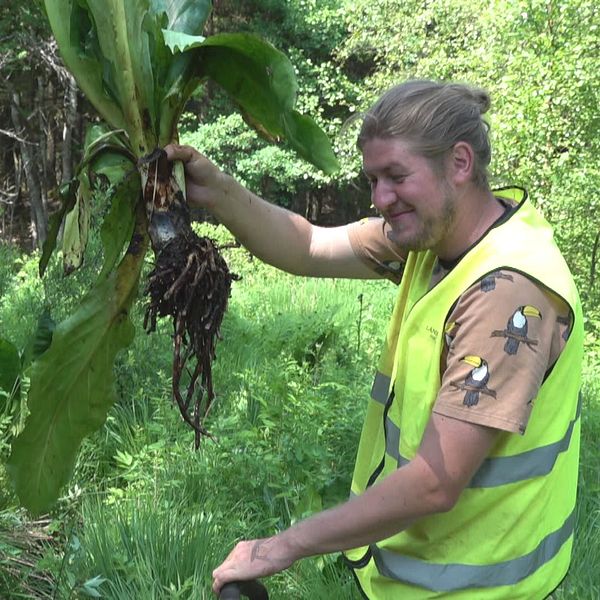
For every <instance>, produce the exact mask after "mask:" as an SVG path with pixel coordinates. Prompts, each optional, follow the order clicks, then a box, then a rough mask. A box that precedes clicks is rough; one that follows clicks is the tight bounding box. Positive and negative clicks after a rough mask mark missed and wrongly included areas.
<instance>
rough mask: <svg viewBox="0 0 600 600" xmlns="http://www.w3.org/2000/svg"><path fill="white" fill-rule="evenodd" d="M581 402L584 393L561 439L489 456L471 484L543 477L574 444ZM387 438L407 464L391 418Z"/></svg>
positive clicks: (493, 484)
mask: <svg viewBox="0 0 600 600" xmlns="http://www.w3.org/2000/svg"><path fill="white" fill-rule="evenodd" d="M581 404H582V395H581V393H580V394H579V400H578V402H577V412H576V413H575V418H574V419H573V420H572V421H571V422H570V423H569V426H568V427H567V431H566V432H565V435H564V436H563V437H562V439H560V440H558V442H554V443H553V444H548V445H547V446H541V447H540V448H534V449H533V450H528V451H527V452H522V453H521V454H515V455H513V456H498V457H496V458H486V459H485V460H484V461H483V464H482V465H481V467H480V468H479V470H478V471H477V473H475V475H474V476H473V479H472V480H471V482H470V483H469V485H468V486H467V487H470V488H489V487H496V486H499V485H505V484H507V483H516V482H517V481H524V480H525V479H532V478H533V477H542V476H544V475H547V474H548V473H550V471H552V469H553V468H554V464H555V463H556V460H557V459H558V456H559V454H560V453H561V452H565V451H566V450H567V449H568V448H569V445H570V444H571V437H572V435H573V428H574V427H575V423H576V422H577V419H579V416H580V415H581ZM385 438H386V444H385V451H386V452H387V454H388V455H389V456H391V457H392V458H393V459H394V460H395V461H396V463H397V465H398V467H402V466H404V465H405V464H407V463H408V462H409V460H408V459H407V458H405V457H404V456H402V455H401V454H400V429H399V428H398V427H397V426H396V425H395V424H394V423H393V422H392V421H391V420H390V419H389V418H387V419H386V423H385Z"/></svg>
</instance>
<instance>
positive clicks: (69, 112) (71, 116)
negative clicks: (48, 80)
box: [61, 76, 77, 183]
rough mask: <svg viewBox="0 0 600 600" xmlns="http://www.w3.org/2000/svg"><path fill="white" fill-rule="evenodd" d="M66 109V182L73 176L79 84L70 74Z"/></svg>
mask: <svg viewBox="0 0 600 600" xmlns="http://www.w3.org/2000/svg"><path fill="white" fill-rule="evenodd" d="M65 110H66V114H65V125H64V128H63V145H62V178H61V182H62V183H66V182H67V181H70V180H71V179H72V178H73V129H74V128H75V124H76V120H77V84H76V83H75V79H74V78H73V77H71V76H69V85H68V87H67V90H66V92H65Z"/></svg>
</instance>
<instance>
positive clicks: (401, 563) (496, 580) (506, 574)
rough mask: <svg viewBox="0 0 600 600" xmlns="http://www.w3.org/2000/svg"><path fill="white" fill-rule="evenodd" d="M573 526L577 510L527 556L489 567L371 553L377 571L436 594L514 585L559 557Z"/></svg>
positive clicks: (373, 547)
mask: <svg viewBox="0 0 600 600" xmlns="http://www.w3.org/2000/svg"><path fill="white" fill-rule="evenodd" d="M574 524H575V510H573V511H572V512H571V514H570V515H569V517H567V519H566V521H565V522H564V523H563V525H562V526H561V527H560V528H559V529H557V530H556V531H553V532H552V533H550V534H549V535H547V536H546V537H545V538H544V539H543V540H542V541H541V542H540V543H539V544H538V546H537V548H535V549H534V550H532V551H531V552H529V553H528V554H525V555H524V556H520V557H519V558H515V559H513V560H507V561H504V562H500V563H494V564H489V565H464V564H457V563H453V564H439V563H430V562H425V561H423V560H417V559H414V558H408V557H406V556H401V555H398V554H395V553H394V552H390V551H389V550H385V549H380V548H379V547H377V545H376V544H372V545H371V552H372V553H373V558H374V559H375V564H376V565H377V569H378V570H379V572H380V573H381V574H382V575H383V576H384V577H389V578H391V579H396V580H398V581H403V582H404V583H409V584H412V585H418V586H420V587H423V588H426V589H428V590H433V591H436V592H451V591H454V590H462V589H468V588H490V587H499V586H502V585H514V584H516V583H518V582H519V581H521V580H522V579H525V577H529V576H530V575H532V574H533V573H535V572H536V571H537V570H538V569H539V568H540V567H541V566H542V565H544V564H546V563H547V562H548V561H550V560H552V558H554V557H555V556H556V554H557V553H558V552H559V550H560V549H561V547H562V545H563V544H564V543H565V542H566V541H567V540H568V539H569V537H571V535H572V533H573V527H574Z"/></svg>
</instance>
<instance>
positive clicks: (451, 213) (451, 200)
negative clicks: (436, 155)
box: [363, 138, 456, 253]
mask: <svg viewBox="0 0 600 600" xmlns="http://www.w3.org/2000/svg"><path fill="white" fill-rule="evenodd" d="M363 171H364V173H365V175H366V176H367V178H368V179H369V181H370V183H371V202H372V203H373V206H374V207H375V208H376V209H377V210H378V211H379V212H380V213H381V215H382V216H383V218H384V219H385V220H386V222H387V223H388V224H389V226H390V228H391V234H390V239H391V240H392V241H393V242H395V243H396V244H398V245H399V246H400V247H402V248H404V249H406V250H425V249H431V250H433V251H434V252H436V253H439V252H437V251H438V250H441V249H442V248H443V247H444V242H445V241H446V238H447V237H448V236H449V234H450V231H451V228H452V226H453V224H454V222H455V217H456V202H455V193H454V191H453V189H452V186H451V185H450V183H449V182H448V181H447V180H446V179H445V178H444V177H443V176H441V175H440V174H438V173H436V172H435V171H434V170H433V168H432V166H431V164H430V162H429V161H428V160H427V159H426V158H424V157H423V156H420V155H418V154H414V153H413V152H411V151H410V150H409V146H408V144H406V143H404V142H403V141H402V140H400V139H398V138H373V139H371V140H369V141H367V142H365V143H364V144H363Z"/></svg>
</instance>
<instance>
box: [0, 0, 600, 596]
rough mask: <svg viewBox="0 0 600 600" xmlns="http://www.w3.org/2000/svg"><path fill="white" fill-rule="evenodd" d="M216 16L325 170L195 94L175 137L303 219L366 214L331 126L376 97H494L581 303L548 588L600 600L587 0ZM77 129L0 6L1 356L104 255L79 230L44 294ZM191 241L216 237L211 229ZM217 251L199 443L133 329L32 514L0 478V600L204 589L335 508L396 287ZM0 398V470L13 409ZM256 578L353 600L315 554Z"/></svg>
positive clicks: (291, 590)
mask: <svg viewBox="0 0 600 600" xmlns="http://www.w3.org/2000/svg"><path fill="white" fill-rule="evenodd" d="M214 6H215V10H214V14H213V16H212V18H211V20H210V23H209V28H210V30H211V31H210V32H211V33H217V32H219V31H253V32H256V33H259V34H261V35H263V36H264V37H266V38H267V39H269V40H270V41H272V42H273V44H274V45H276V46H277V47H278V48H281V49H282V50H284V51H285V52H286V53H287V54H288V56H289V57H290V58H291V60H292V62H293V63H294V65H296V68H297V72H298V78H299V82H300V98H299V110H301V111H302V112H307V113H309V114H311V115H313V116H314V117H315V118H316V119H317V120H318V121H319V123H320V124H321V125H322V127H323V128H324V129H325V130H326V131H327V132H328V133H329V135H330V136H331V138H332V139H333V140H334V144H335V147H336V152H337V153H338V156H339V157H340V159H341V160H342V165H343V166H342V171H341V172H340V173H339V174H338V175H336V176H335V177H333V178H328V177H325V176H323V175H322V174H320V173H318V172H317V171H315V169H313V168H312V167H311V166H309V165H308V164H306V163H304V162H303V161H301V160H300V159H298V158H296V157H295V156H294V155H293V154H292V153H291V152H289V151H288V150H287V149H285V148H284V147H273V146H270V145H267V144H266V143H264V142H263V141H262V140H261V139H260V138H257V136H256V135H255V134H254V133H253V132H251V131H250V129H249V128H248V126H247V125H246V124H245V123H244V122H243V120H242V119H241V117H240V116H239V115H237V113H234V111H233V107H232V106H230V105H229V104H228V100H227V99H226V98H225V97H224V96H223V95H221V94H220V93H219V92H218V90H216V89H213V88H212V87H210V86H208V87H205V88H202V90H201V91H199V92H198V93H197V94H196V95H195V96H194V98H193V99H192V100H191V101H190V103H189V104H188V107H187V112H186V114H185V116H184V119H183V121H182V122H183V127H182V130H181V132H182V140H183V141H185V142H187V143H191V144H193V145H195V146H197V147H198V148H199V149H201V150H203V151H204V152H206V153H207V154H208V155H209V156H210V157H211V158H212V159H213V160H214V161H216V162H217V163H218V164H219V165H220V166H222V168H224V169H225V170H227V171H228V172H230V173H232V174H234V175H235V176H236V177H238V178H239V179H240V180H242V181H243V182H244V183H246V184H247V185H248V186H249V187H251V188H252V189H253V190H254V191H256V192H258V193H259V194H261V195H263V196H265V197H267V198H268V199H270V200H271V201H273V202H276V203H278V204H281V205H283V206H287V207H290V208H292V209H293V210H295V211H297V212H300V213H302V214H304V215H306V216H307V218H309V219H310V220H311V221H313V222H317V223H320V224H338V223H342V222H347V221H349V220H352V219H356V218H359V217H362V216H364V215H366V214H369V211H370V207H369V204H370V202H369V197H368V191H367V186H366V182H365V181H363V179H362V177H361V176H360V163H359V157H358V155H357V153H356V151H355V148H354V133H355V125H353V124H352V123H348V120H349V119H352V118H353V117H354V116H355V115H357V114H359V113H360V112H361V111H362V110H365V109H366V108H367V107H368V106H369V105H370V103H371V102H372V101H373V100H374V99H375V98H376V97H377V96H378V95H379V94H380V92H382V91H383V90H384V89H386V88H387V87H389V86H390V85H393V84H394V83H397V82H400V81H402V80H405V79H407V78H414V77H420V78H434V79H446V80H448V79H452V80H459V81H466V82H469V83H472V84H475V85H479V86H482V87H485V88H487V89H488V90H489V91H490V92H491V94H492V109H491V111H490V114H489V120H490V123H491V126H492V130H491V131H492V136H493V145H494V155H493V162H492V166H491V179H492V182H493V184H494V185H498V186H501V185H507V184H518V185H521V186H524V187H526V188H527V189H528V190H529V191H530V194H531V197H532V199H533V201H534V203H535V204H536V205H538V206H539V207H541V209H542V210H543V211H544V213H545V214H546V216H547V217H548V219H549V220H550V221H551V222H552V223H553V224H554V225H555V231H556V235H557V239H558V242H559V244H560V246H561V248H562V250H563V252H564V253H565V256H566V257H567V260H568V262H569V264H570V266H571V268H572V270H573V272H574V274H575V277H576V279H577V282H578V285H579V288H580V291H581V294H582V297H583V300H584V305H585V313H586V319H587V321H586V330H587V339H586V347H587V353H586V361H587V362H586V378H585V387H584V394H585V399H586V407H587V408H586V411H585V413H584V420H583V426H584V440H583V450H582V452H583V460H582V471H581V484H580V487H581V493H580V498H581V502H580V509H579V510H580V512H579V531H580V535H579V537H578V541H577V548H576V558H575V560H574V564H573V569H572V572H571V575H570V577H569V579H568V581H567V583H566V584H565V586H564V588H563V590H562V591H561V593H560V594H561V596H560V597H562V598H582V599H583V598H585V599H587V598H598V597H600V580H599V576H598V574H597V564H598V563H599V562H600V549H599V546H600V541H599V540H600V532H599V528H598V523H599V522H600V521H599V518H600V504H599V501H598V497H599V495H598V492H599V491H600V475H599V473H600V452H599V451H598V448H597V439H598V438H599V436H600V407H599V403H600V400H599V398H600V385H599V384H598V381H597V375H596V369H597V367H598V366H599V365H600V341H599V337H598V333H599V328H600V309H599V306H600V302H599V300H600V286H599V284H598V279H599V278H600V274H599V273H598V272H597V270H598V269H597V263H598V260H599V256H598V255H599V254H600V248H599V239H600V197H599V192H598V190H599V189H600V164H599V159H598V157H599V156H600V147H599V146H600V137H599V136H598V130H599V126H600V111H599V108H598V106H599V97H598V96H599V94H600V91H599V90H600V73H599V70H598V67H597V65H598V60H599V58H600V51H599V46H600V35H599V34H600V31H599V27H600V8H599V7H598V5H597V3H596V2H594V1H593V0H569V1H566V0H496V1H494V2H491V3H490V2H483V1H482V0H469V1H467V0H436V1H420V2H417V1H415V0H404V1H402V2H400V1H399V0H381V1H379V2H372V1H367V0H352V1H351V2H350V1H346V0H288V1H285V2H284V1H282V0H246V1H242V0H215V1H214ZM94 119H95V115H94V114H93V111H92V110H90V108H89V106H87V104H86V102H85V100H84V99H83V97H82V96H81V95H80V94H79V93H78V91H77V89H76V87H75V85H74V83H73V80H72V79H71V77H70V76H69V75H68V73H67V72H66V71H65V70H64V69H63V68H62V66H61V62H60V59H59V58H58V57H57V54H56V48H55V46H54V44H53V42H52V40H51V38H50V35H49V30H48V26H47V24H46V21H45V18H44V16H43V11H42V8H41V5H40V3H39V2H22V1H20V0H17V1H14V2H12V3H11V5H10V7H9V6H8V3H3V4H2V5H1V6H0V138H1V140H2V143H1V144H0V240H1V242H0V336H1V337H6V338H8V339H11V340H12V341H14V342H15V343H16V344H17V345H18V346H19V347H20V348H24V347H25V345H26V343H27V339H28V337H29V335H30V334H31V332H32V331H33V329H34V326H35V323H36V321H37V319H38V317H39V316H40V315H42V314H43V310H44V307H45V306H47V305H51V306H52V311H53V314H52V316H53V317H54V318H55V319H57V320H58V319H60V318H61V316H63V315H64V314H66V313H67V312H68V311H69V309H70V308H72V303H73V302H74V301H75V300H74V298H75V297H76V296H77V294H78V292H79V291H80V290H82V289H85V287H86V285H87V283H89V281H91V280H92V279H93V274H94V273H95V272H97V270H98V268H99V265H100V264H101V250H100V247H101V246H100V243H99V241H98V240H97V239H92V240H91V242H90V244H89V247H88V250H87V255H86V267H85V269H84V270H82V271H80V272H77V273H75V274H74V275H72V276H70V277H69V278H67V279H63V278H62V276H61V273H60V265H59V261H58V260H54V261H53V262H52V263H51V265H50V267H49V273H48V275H47V276H46V277H45V279H44V281H40V280H39V279H38V278H37V255H36V253H35V252H34V251H35V250H36V249H37V248H39V247H40V245H41V244H42V243H43V240H44V238H45V235H46V226H47V219H48V215H49V214H51V213H52V211H53V210H55V209H56V207H57V187H58V186H59V185H60V184H61V183H64V182H66V181H68V180H69V179H70V178H71V177H72V175H73V165H74V164H76V162H77V160H78V158H79V157H78V152H79V151H80V148H81V141H82V137H83V132H84V130H85V126H86V124H87V123H89V122H91V121H93V120H94ZM198 216H199V217H200V218H202V217H203V216H204V215H198ZM206 227H208V226H206ZM210 234H211V236H213V237H217V238H219V239H222V240H223V241H225V240H226V234H225V233H224V232H223V231H222V230H221V229H213V228H210ZM227 258H228V259H229V261H230V263H231V265H232V267H233V269H234V270H237V271H238V272H239V273H240V274H241V275H242V276H243V278H242V280H241V281H240V282H238V283H237V284H236V286H235V289H234V292H233V296H232V300H231V308H230V312H229V314H228V316H227V318H226V320H225V322H224V326H223V336H224V340H223V343H222V345H221V346H220V347H219V349H218V360H217V363H216V373H215V382H216V386H217V390H218V394H219V400H218V404H217V407H216V408H215V410H214V412H213V414H212V420H211V424H210V427H211V430H212V431H214V432H215V434H216V437H217V440H218V441H217V442H216V443H207V444H205V445H204V447H203V448H202V449H201V451H200V452H199V453H197V454H195V453H193V452H191V451H190V448H191V439H190V436H189V434H188V432H187V431H186V430H184V428H183V427H182V425H181V424H180V422H179V420H178V417H177V415H176V413H175V412H174V410H173V409H172V407H171V406H170V404H169V401H168V397H169V381H168V376H169V372H170V365H169V358H168V357H169V346H170V338H169V328H168V325H167V324H166V323H165V324H164V326H163V327H162V328H161V335H159V336H155V337H152V338H146V337H145V336H138V337H137V339H136V341H135V345H134V346H133V347H132V348H130V349H129V351H128V352H127V353H124V354H123V355H122V356H121V357H120V358H119V361H118V365H117V380H118V386H119V394H120V398H121V399H120V401H119V403H118V404H117V406H115V408H114V410H113V411H112V413H111V415H110V417H109V421H108V423H107V425H106V426H105V427H104V428H103V429H102V430H101V431H100V432H98V433H97V434H96V435H95V436H94V437H93V438H92V439H90V440H88V441H87V442H86V444H85V447H84V450H83V452H82V455H81V457H80V460H79V463H78V467H77V472H76V476H75V478H74V480H73V484H72V487H71V489H70V490H68V491H66V492H65V497H64V498H63V499H62V500H61V502H60V504H59V506H58V507H57V509H56V510H55V511H54V513H53V514H52V515H50V516H48V518H45V519H43V520H40V521H39V522H31V520H30V519H28V517H27V515H24V514H23V513H21V512H20V511H19V510H18V509H16V505H15V499H14V497H13V496H12V493H11V491H10V488H9V487H8V484H7V482H6V480H5V479H4V477H3V476H0V597H7V598H9V597H10V598H12V597H15V598H17V597H39V598H53V597H55V598H69V597H94V594H103V595H104V597H110V598H199V597H207V598H208V597H209V595H208V592H207V590H208V587H207V581H208V577H209V575H210V571H211V570H212V568H213V567H214V565H215V564H216V563H217V562H218V560H219V559H220V558H221V557H223V556H224V555H225V554H226V552H227V550H228V549H229V547H230V546H231V545H232V543H233V542H234V540H235V539H237V538H239V537H242V536H244V535H262V534H267V533H269V532H272V531H274V530H275V529H277V528H278V527H282V526H286V525H288V524H289V523H291V522H293V521H294V520H295V519H297V518H300V517H302V516H303V515H305V514H308V513H310V512H311V511H313V510H316V509H319V508H320V507H322V506H328V505H331V504H333V503H335V502H338V501H340V500H341V499H343V498H344V497H345V496H346V494H347V489H348V483H349V477H350V472H351V469H352V464H353V458H354V456H353V455H354V451H355V448H356V441H357V438H358V433H359V430H360V424H361V417H362V406H363V399H364V398H365V397H366V395H367V393H368V388H369V377H370V375H369V373H370V370H371V368H372V366H373V362H374V357H375V356H376V354H377V352H378V344H379V340H380V337H381V335H382V328H384V327H385V323H386V320H387V318H388V315H389V311H390V308H391V305H392V302H393V297H394V288H393V286H390V285H386V284H380V283H373V282H371V283H369V282H367V283H364V282H362V283H361V282H358V283H357V282H341V281H322V282H313V281H310V280H298V279H294V280H292V279H290V278H287V277H286V276H282V275H281V274H276V273H274V272H273V271H272V270H270V269H268V268H266V267H264V266H263V265H259V264H257V263H256V261H252V260H251V257H249V256H248V255H247V254H246V253H245V252H244V251H242V250H230V251H228V255H227ZM69 303H71V305H69ZM136 318H137V326H138V327H139V328H141V315H139V314H138V315H136ZM0 405H2V403H1V399H0ZM2 406H3V415H2V417H1V420H0V453H2V455H3V456H5V455H6V453H7V448H8V446H7V444H8V442H9V441H10V438H11V436H12V434H13V433H14V431H15V430H16V429H18V427H19V422H20V419H21V418H22V417H21V416H22V407H20V406H17V407H15V406H11V407H8V405H2ZM150 541H151V542H152V543H150ZM199 549H201V550H199ZM270 587H271V588H272V589H273V591H274V597H275V598H277V597H281V598H308V597H315V598H340V599H342V598H346V599H347V598H352V597H353V594H354V592H353V591H352V589H353V588H352V582H351V581H350V579H349V578H348V575H347V574H346V573H345V572H344V571H343V570H342V569H341V568H340V565H339V564H338V562H337V559H336V558H335V557H326V558H323V559H318V560H314V561H304V562H303V563H302V564H301V565H298V566H297V567H296V568H295V569H293V570H292V571H290V572H289V573H286V574H283V575H279V576H277V577H276V578H274V579H273V580H272V581H270ZM198 590H203V591H202V592H198ZM205 593H206V595H205V596H204V595H203V594H205ZM96 597H97V596H96Z"/></svg>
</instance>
